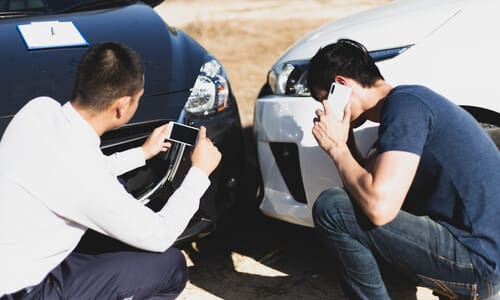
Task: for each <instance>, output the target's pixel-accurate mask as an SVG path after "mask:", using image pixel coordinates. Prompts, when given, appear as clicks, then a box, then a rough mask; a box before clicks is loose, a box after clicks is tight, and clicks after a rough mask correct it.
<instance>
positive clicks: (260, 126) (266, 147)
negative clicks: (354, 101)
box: [254, 95, 377, 227]
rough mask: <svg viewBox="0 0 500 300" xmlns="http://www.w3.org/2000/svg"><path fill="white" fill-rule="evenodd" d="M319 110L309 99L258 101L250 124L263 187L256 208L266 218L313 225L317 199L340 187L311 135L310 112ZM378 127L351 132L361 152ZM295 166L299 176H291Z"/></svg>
mask: <svg viewBox="0 0 500 300" xmlns="http://www.w3.org/2000/svg"><path fill="white" fill-rule="evenodd" d="M319 108H321V104H320V103H318V102H316V101H314V100H313V99H312V98H310V97H289V96H277V95H268V96H263V97H260V98H259V99H257V102H256V107H255V125H254V126H255V136H256V141H257V155H258V158H259V166H260V171H261V174H262V180H263V185H264V196H263V199H262V203H261V205H260V209H261V210H262V211H263V212H264V213H265V214H266V215H268V216H271V217H273V218H277V219H280V220H283V221H286V222H290V223H294V224H298V225H303V226H310V227H312V226H313V221H312V216H311V209H312V206H313V204H314V201H315V200H316V198H317V197H318V196H319V194H320V193H321V192H322V191H324V190H325V189H327V188H329V187H334V186H342V181H341V179H340V176H339V174H338V171H337V169H336V168H335V165H334V164H333V162H332V160H331V158H330V157H329V156H328V155H327V154H326V153H325V152H324V151H323V150H322V149H321V148H320V147H319V146H318V144H317V142H316V140H315V139H314V137H313V135H312V126H313V118H314V117H315V114H314V112H315V111H316V109H319ZM376 130H377V127H376V126H375V124H373V123H367V124H365V125H363V126H362V127H360V128H358V129H356V130H355V137H356V141H357V143H358V147H359V148H360V151H361V152H362V154H366V153H367V152H368V150H369V149H370V148H371V146H372V145H373V143H374V142H375V139H376ZM291 165H295V167H294V166H291ZM294 170H297V171H296V172H300V174H293V172H295V171H294ZM301 190H303V193H302V194H301Z"/></svg>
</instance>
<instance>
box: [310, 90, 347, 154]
mask: <svg viewBox="0 0 500 300" xmlns="http://www.w3.org/2000/svg"><path fill="white" fill-rule="evenodd" d="M321 103H322V104H323V110H321V109H318V110H316V119H315V121H314V127H313V129H312V133H313V135H314V138H315V139H316V141H317V142H318V144H319V146H320V147H321V148H322V149H323V150H325V151H326V152H327V153H328V154H330V155H331V156H332V157H333V158H335V156H336V155H335V154H336V152H337V150H339V149H342V148H344V147H345V146H346V142H347V138H348V136H349V126H350V119H351V110H350V108H349V105H347V106H346V108H345V110H344V117H343V118H342V121H338V120H337V117H336V116H335V114H334V113H333V112H332V111H330V108H329V105H328V100H323V101H322V102H321Z"/></svg>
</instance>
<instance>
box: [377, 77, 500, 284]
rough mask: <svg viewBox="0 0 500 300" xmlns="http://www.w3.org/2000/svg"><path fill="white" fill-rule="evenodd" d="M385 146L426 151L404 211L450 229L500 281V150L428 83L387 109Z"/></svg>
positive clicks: (406, 90)
mask: <svg viewBox="0 0 500 300" xmlns="http://www.w3.org/2000/svg"><path fill="white" fill-rule="evenodd" d="M377 150H378V151H379V153H382V152H385V151H393V150H396V151H405V152H411V153H415V154H417V155H419V156H420V164H419V166H418V170H417V173H416V175H415V179H414V181H413V183H412V186H411V188H410V191H409V193H408V196H407V198H406V199H405V203H404V205H403V209H404V210H406V211H409V212H411V213H414V214H418V215H428V216H430V217H431V218H432V219H434V220H436V221H437V222H439V223H440V224H442V225H444V226H445V227H446V228H448V230H450V232H451V233H452V234H453V235H454V236H455V237H456V238H457V239H458V240H459V241H460V242H461V243H462V244H464V245H465V246H466V247H467V248H468V249H469V250H470V252H471V259H472V261H473V264H474V266H475V268H476V269H477V271H478V273H479V275H480V276H481V277H483V278H485V279H488V280H490V281H492V282H494V283H498V282H500V152H499V151H498V150H497V148H496V146H495V144H494V143H493V141H492V140H491V139H490V137H489V136H488V135H487V134H486V133H485V132H484V130H483V129H482V128H481V127H480V126H479V124H478V123H477V122H476V120H475V119H474V118H473V117H472V116H471V115H470V114H469V113H467V112H466V111H465V110H463V109H462V108H460V107H459V106H457V105H456V104H454V103H452V102H450V101H449V100H447V99H445V98H444V97H443V96H441V95H439V94H437V93H435V92H433V91H432V90H430V89H428V88H425V87H422V86H415V85H406V86H398V87H396V88H394V89H393V90H392V91H391V92H390V93H389V95H388V96H387V98H386V100H385V103H384V106H383V109H382V114H381V119H380V127H379V140H378V143H377Z"/></svg>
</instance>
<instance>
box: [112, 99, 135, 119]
mask: <svg viewBox="0 0 500 300" xmlns="http://www.w3.org/2000/svg"><path fill="white" fill-rule="evenodd" d="M131 101H132V97H130V96H124V97H120V98H118V99H116V100H115V101H114V105H113V109H114V111H115V116H116V118H117V119H121V118H122V117H123V116H124V115H125V113H126V112H127V110H128V108H129V107H130V102H131Z"/></svg>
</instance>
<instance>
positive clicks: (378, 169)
mask: <svg viewBox="0 0 500 300" xmlns="http://www.w3.org/2000/svg"><path fill="white" fill-rule="evenodd" d="M327 106H328V105H325V103H324V110H323V111H317V112H316V114H317V116H318V120H319V121H318V122H315V124H314V127H313V135H314V137H315V138H316V140H317V141H318V144H319V145H320V147H321V148H323V150H325V151H326V152H327V153H328V154H329V155H330V157H331V158H332V159H333V161H334V163H335V165H336V166H337V169H338V170H339V173H340V175H341V178H342V181H343V183H344V186H345V188H346V189H347V190H348V191H349V192H350V193H351V194H352V195H353V197H354V199H355V201H356V202H357V203H358V205H359V206H360V207H361V209H362V210H363V212H364V213H365V214H366V216H368V218H369V219H370V220H371V222H372V223H373V224H375V225H377V226H381V225H384V224H386V223H388V222H390V221H392V220H393V219H394V217H395V216H396V215H397V213H398V212H399V210H400V209H401V206H402V204H403V201H404V199H405V197H406V194H407V192H408V190H409V188H410V185H411V182H412V181H413V178H414V176H415V173H416V170H417V167H418V163H419V161H420V157H419V156H418V155H416V154H412V153H409V152H403V151H387V152H384V153H382V154H380V155H378V156H377V157H376V159H375V163H374V166H373V171H368V170H367V169H365V168H363V167H362V166H361V165H360V164H359V163H358V162H357V161H356V159H355V158H354V157H353V155H352V153H351V151H350V150H349V147H348V146H347V137H348V131H349V118H350V110H349V108H346V112H345V114H344V119H343V120H342V121H341V122H339V121H337V120H336V119H335V118H334V117H333V116H331V115H330V112H329V111H328V108H327Z"/></svg>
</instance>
